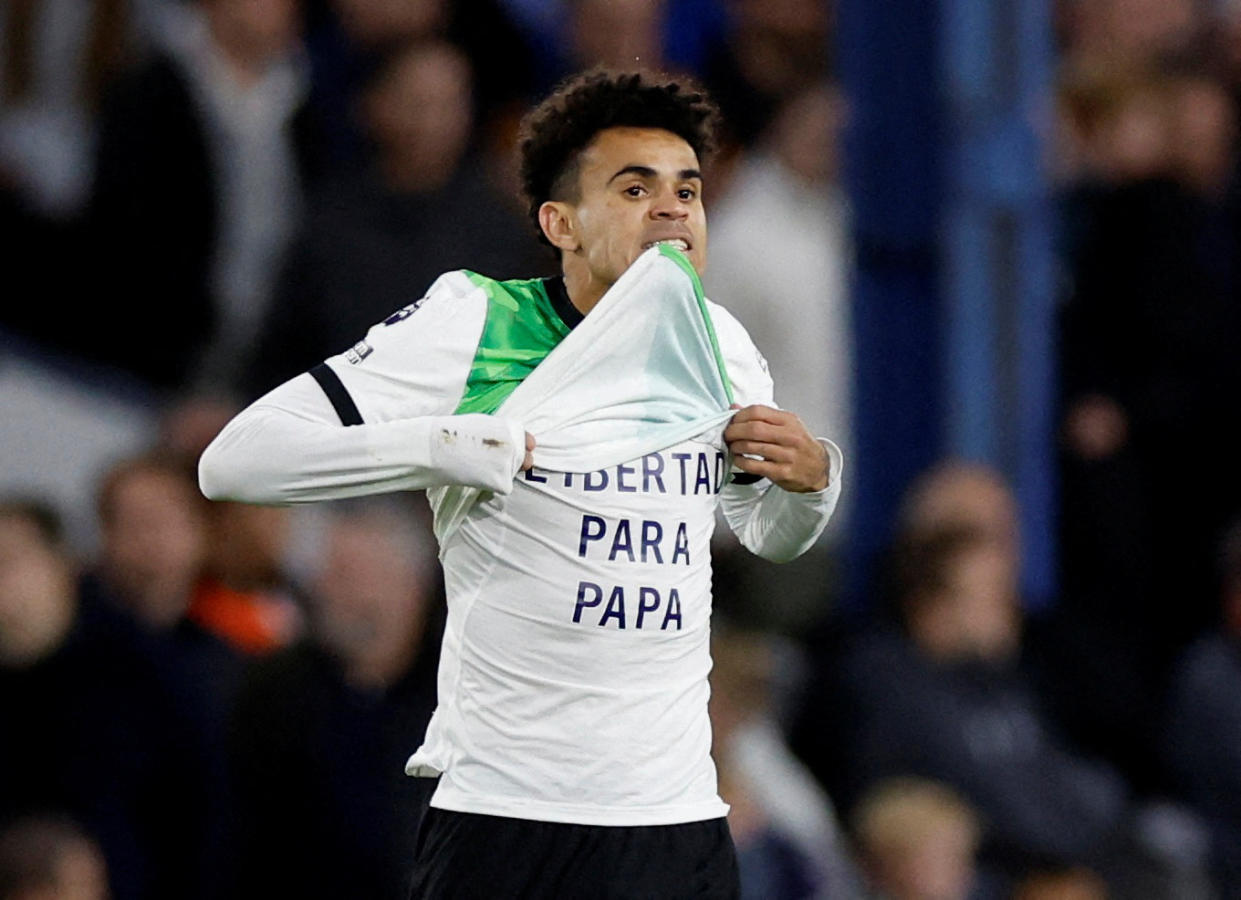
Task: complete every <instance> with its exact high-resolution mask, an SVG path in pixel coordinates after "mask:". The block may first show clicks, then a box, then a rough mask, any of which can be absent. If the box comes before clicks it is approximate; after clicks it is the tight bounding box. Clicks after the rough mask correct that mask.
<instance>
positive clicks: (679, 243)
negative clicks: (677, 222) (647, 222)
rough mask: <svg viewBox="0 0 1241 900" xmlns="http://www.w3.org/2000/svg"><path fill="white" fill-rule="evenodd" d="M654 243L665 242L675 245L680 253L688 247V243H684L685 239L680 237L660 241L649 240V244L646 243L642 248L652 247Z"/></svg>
mask: <svg viewBox="0 0 1241 900" xmlns="http://www.w3.org/2000/svg"><path fill="white" fill-rule="evenodd" d="M656 244H667V245H668V246H669V247H676V248H677V249H678V250H680V251H681V252H682V253H684V252H685V251H686V250H688V249H689V244H687V243H685V241H683V240H681V239H680V238H665V239H664V240H662V241H651V242H650V243H649V244H647V245H646V246H645V247H643V248H642V249H644V250H649V249H650V248H651V247H654V246H655V245H656Z"/></svg>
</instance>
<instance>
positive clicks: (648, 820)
mask: <svg viewBox="0 0 1241 900" xmlns="http://www.w3.org/2000/svg"><path fill="white" fill-rule="evenodd" d="M431 806H433V807H435V808H436V809H444V810H448V811H450V812H461V813H477V814H479V815H484V816H503V817H505V818H508V819H529V820H532V821H535V822H560V823H562V824H566V825H617V826H634V825H683V824H685V823H687V822H704V821H707V820H709V819H721V818H724V817H725V816H727V815H728V810H729V806H728V804H727V803H725V802H724V801H722V800H719V799H715V800H711V801H708V802H703V803H691V804H677V805H670V806H644V807H615V806H585V805H574V804H561V803H541V802H538V801H535V800H529V799H525V798H513V799H510V798H501V797H479V796H467V795H465V794H461V793H459V792H457V791H454V790H453V789H452V788H450V787H447V786H446V785H445V784H444V782H443V781H441V782H440V785H439V787H438V788H436V791H435V794H434V795H433V796H432V797H431Z"/></svg>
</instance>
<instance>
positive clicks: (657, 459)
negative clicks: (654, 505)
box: [642, 453, 667, 494]
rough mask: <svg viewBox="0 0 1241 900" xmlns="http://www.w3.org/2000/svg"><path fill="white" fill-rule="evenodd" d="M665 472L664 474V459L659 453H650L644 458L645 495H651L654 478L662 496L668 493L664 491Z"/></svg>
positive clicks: (643, 489) (643, 481)
mask: <svg viewBox="0 0 1241 900" xmlns="http://www.w3.org/2000/svg"><path fill="white" fill-rule="evenodd" d="M663 472H664V458H663V457H662V456H660V455H659V454H658V453H648V454H647V455H646V456H644V457H642V491H643V493H648V494H649V493H650V491H651V479H652V478H654V479H655V484H657V485H659V492H660V493H661V494H663V493H667V492H666V491H665V490H664V479H663Z"/></svg>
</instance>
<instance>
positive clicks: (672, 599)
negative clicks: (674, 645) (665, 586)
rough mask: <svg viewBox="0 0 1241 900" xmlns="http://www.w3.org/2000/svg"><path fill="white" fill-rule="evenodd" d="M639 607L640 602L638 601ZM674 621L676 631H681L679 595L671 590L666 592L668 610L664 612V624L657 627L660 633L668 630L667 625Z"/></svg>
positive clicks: (674, 589) (675, 590) (674, 590)
mask: <svg viewBox="0 0 1241 900" xmlns="http://www.w3.org/2000/svg"><path fill="white" fill-rule="evenodd" d="M639 605H640V601H639ZM673 619H676V623H677V629H676V630H677V631H680V630H681V595H680V594H678V593H677V589H676V588H673V589H672V590H671V591H669V592H668V608H667V610H665V611H664V624H662V625H660V626H659V630H660V631H667V630H668V623H669V622H671V621H672V620H673Z"/></svg>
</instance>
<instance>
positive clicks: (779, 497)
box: [720, 438, 844, 562]
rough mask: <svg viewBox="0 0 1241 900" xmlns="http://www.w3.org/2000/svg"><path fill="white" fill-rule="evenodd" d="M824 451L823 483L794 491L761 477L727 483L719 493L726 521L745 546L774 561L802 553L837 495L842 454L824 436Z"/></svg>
mask: <svg viewBox="0 0 1241 900" xmlns="http://www.w3.org/2000/svg"><path fill="white" fill-rule="evenodd" d="M819 443H821V444H822V445H823V448H824V449H825V450H827V456H828V459H829V472H828V482H827V487H825V488H824V489H823V490H821V491H812V492H809V493H804V494H795V493H792V492H790V491H785V490H782V489H781V488H779V487H777V486H776V485H773V484H772V483H771V482H769V481H767V480H766V479H763V480H761V481H758V482H755V483H754V484H729V485H726V486H725V487H724V489H723V491H722V492H721V494H720V507H721V509H722V510H723V512H724V519H725V520H726V521H727V522H728V527H729V528H731V529H732V531H733V534H735V535H736V536H737V539H738V540H739V541H741V544H742V546H743V547H745V548H746V549H747V550H749V551H750V552H751V553H755V554H757V555H759V556H761V557H763V558H764V559H769V560H771V561H772V562H788V561H789V560H792V559H796V558H797V557H799V556H801V555H802V554H803V553H805V552H806V551H807V550H809V549H810V547H811V546H813V545H814V542H815V541H817V540H818V539H819V535H821V534H822V533H823V529H824V528H825V527H827V523H828V520H829V519H831V517H832V512H833V511H834V510H835V509H836V503H837V501H839V499H840V476H841V472H842V470H843V468H844V457H843V456H842V455H841V453H840V448H839V447H837V446H836V445H835V444H833V443H832V442H831V441H829V440H826V439H824V438H820V439H819Z"/></svg>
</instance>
